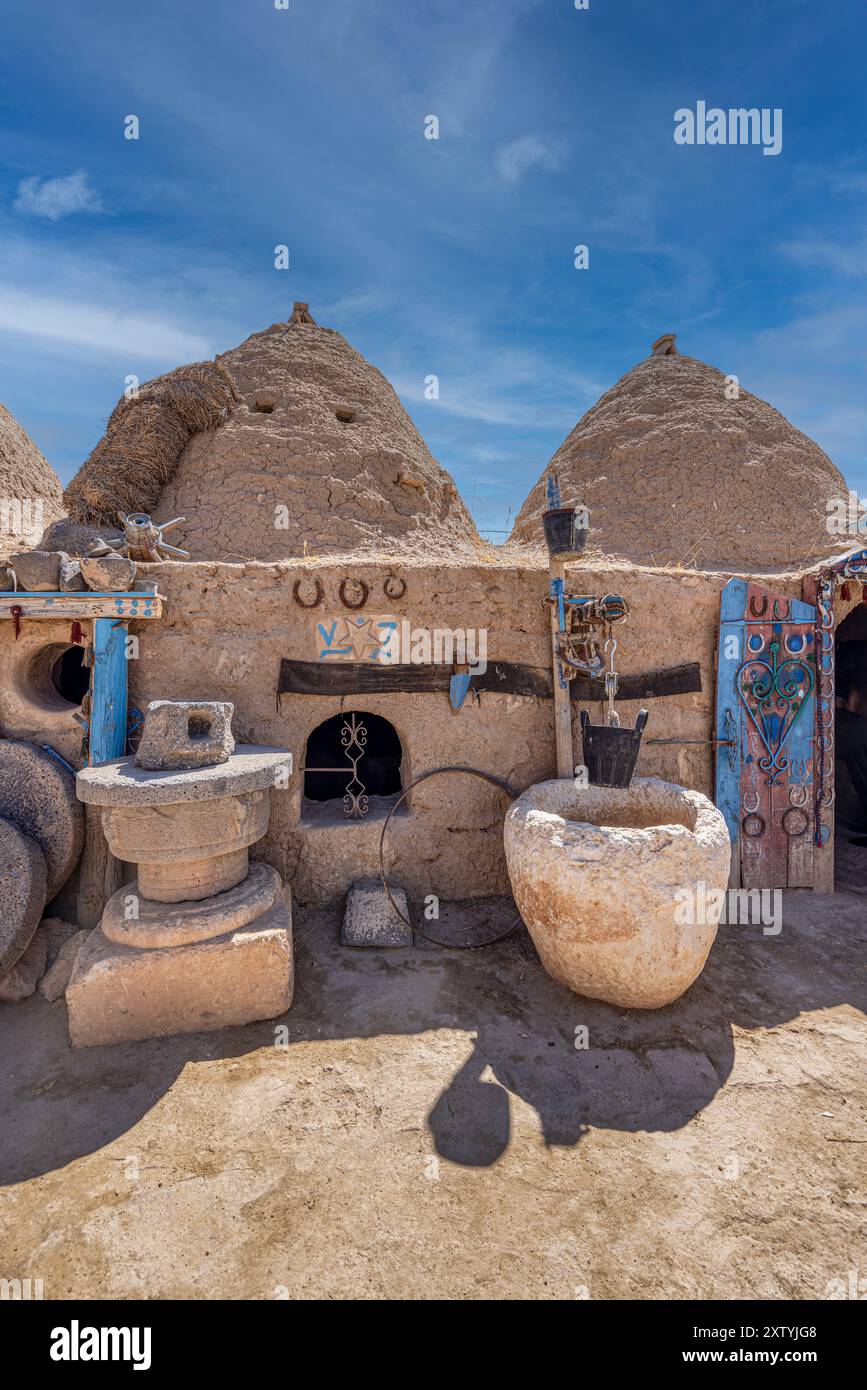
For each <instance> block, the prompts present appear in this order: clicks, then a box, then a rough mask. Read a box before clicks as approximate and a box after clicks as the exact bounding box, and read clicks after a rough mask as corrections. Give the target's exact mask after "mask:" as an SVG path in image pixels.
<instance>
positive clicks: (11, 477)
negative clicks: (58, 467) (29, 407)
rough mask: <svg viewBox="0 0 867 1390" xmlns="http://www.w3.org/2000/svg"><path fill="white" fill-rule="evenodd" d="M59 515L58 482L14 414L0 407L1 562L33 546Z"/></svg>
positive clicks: (59, 496) (60, 498)
mask: <svg viewBox="0 0 867 1390" xmlns="http://www.w3.org/2000/svg"><path fill="white" fill-rule="evenodd" d="M62 512H63V489H62V487H61V486H60V479H59V478H58V476H57V474H56V473H55V472H54V469H53V468H52V467H51V465H50V463H49V462H48V461H47V459H45V458H44V457H43V456H42V454H41V453H40V452H39V450H38V449H37V447H36V445H35V444H34V443H33V440H32V439H31V438H30V436H29V435H28V434H27V432H26V431H25V430H23V429H22V428H21V426H20V425H19V423H18V421H17V420H16V419H15V417H14V415H10V414H9V411H8V410H7V409H6V407H5V405H0V560H3V559H5V558H6V557H7V556H9V555H12V554H13V553H14V552H15V551H16V550H22V549H27V548H28V547H31V546H35V545H36V544H37V543H38V541H39V538H40V536H41V535H42V532H43V530H44V529H45V527H46V526H49V525H50V524H51V522H52V521H54V520H55V519H56V518H57V517H59V516H60V515H61V514H62Z"/></svg>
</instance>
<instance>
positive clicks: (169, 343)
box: [0, 281, 213, 362]
mask: <svg viewBox="0 0 867 1390" xmlns="http://www.w3.org/2000/svg"><path fill="white" fill-rule="evenodd" d="M0 329H3V330H5V331H6V332H9V333H22V334H26V335H28V336H30V337H37V338H45V339H53V340H55V341H56V342H62V343H69V344H70V345H74V346H76V347H80V348H88V349H91V350H94V351H98V352H101V353H104V354H106V355H108V354H114V353H121V354H124V355H126V356H128V357H129V358H130V360H131V361H137V360H138V359H139V358H141V357H145V358H152V359H166V360H168V361H170V362H179V361H192V360H193V359H195V358H201V357H211V356H212V355H213V348H212V347H211V345H210V343H209V342H208V341H207V339H205V338H203V337H202V336H200V335H199V334H197V333H190V332H188V331H187V330H186V329H184V328H180V327H177V326H176V325H174V324H172V323H171V322H170V321H168V320H167V319H165V318H162V317H152V316H149V315H147V314H143V313H137V312H135V311H126V310H122V309H107V308H105V307H104V306H102V305H100V304H97V303H94V302H92V301H86V300H75V299H67V298H64V297H63V296H61V295H57V294H50V295H46V294H40V293H39V292H37V291H27V290H23V291H22V290H19V289H17V288H16V287H15V286H14V285H12V284H3V283H2V281H0Z"/></svg>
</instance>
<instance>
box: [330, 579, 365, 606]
mask: <svg viewBox="0 0 867 1390" xmlns="http://www.w3.org/2000/svg"><path fill="white" fill-rule="evenodd" d="M347 584H357V585H358V587H359V589H360V590H361V598H360V599H359V600H358V602H357V603H352V602H351V601H350V600H349V599H348V598H347V597H346V586H347ZM337 592H338V594H339V595H340V602H341V603H342V604H343V607H344V608H363V607H364V605H365V604H366V603H367V596H368V594H369V593H370V587H369V586H368V585H367V584H365V582H364V580H363V579H341V581H340V584H339V586H338V589H337Z"/></svg>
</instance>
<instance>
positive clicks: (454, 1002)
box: [0, 892, 867, 1184]
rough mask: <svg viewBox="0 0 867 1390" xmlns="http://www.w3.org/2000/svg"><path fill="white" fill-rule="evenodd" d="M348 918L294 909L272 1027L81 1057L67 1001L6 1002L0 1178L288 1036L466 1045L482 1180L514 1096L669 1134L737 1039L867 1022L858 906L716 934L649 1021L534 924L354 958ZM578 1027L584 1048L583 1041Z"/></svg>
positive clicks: (461, 1073) (816, 899) (448, 1135)
mask: <svg viewBox="0 0 867 1390" xmlns="http://www.w3.org/2000/svg"><path fill="white" fill-rule="evenodd" d="M508 910H509V909H508V908H504V911H508ZM338 922H339V913H337V912H336V911H331V912H326V911H322V910H317V911H310V910H308V911H299V912H297V913H296V922H295V927H296V959H297V987H296V996H295V1004H294V1006H293V1008H292V1009H291V1011H290V1012H289V1013H288V1014H287V1015H285V1016H284V1018H282V1019H278V1020H274V1021H272V1022H270V1023H260V1024H253V1025H250V1026H249V1027H246V1028H240V1029H229V1030H225V1031H223V1032H219V1033H202V1034H196V1035H193V1036H189V1037H178V1038H166V1039H155V1040H152V1041H148V1042H142V1043H134V1044H125V1045H123V1046H118V1047H100V1048H88V1049H85V1050H83V1051H81V1052H73V1051H72V1050H71V1049H70V1047H69V1044H68V1040H67V1036H66V1008H65V1004H64V1003H63V1001H62V1000H60V1001H58V1002H57V1003H56V1004H53V1005H48V1004H46V1003H45V1002H44V1001H43V1000H42V999H41V997H39V996H38V995H37V996H34V997H33V998H32V999H30V1000H27V1001H26V1002H25V1003H23V1004H16V1005H0V1135H2V1143H0V1183H2V1184H10V1183H15V1182H21V1181H22V1180H24V1179H27V1178H31V1177H34V1176H36V1175H39V1174H41V1173H44V1172H50V1171H53V1170H56V1169H59V1168H62V1167H64V1165H66V1164H68V1163H71V1162H72V1161H73V1160H74V1159H76V1158H78V1157H80V1156H81V1155H83V1154H88V1153H91V1152H93V1151H95V1150H97V1149H100V1148H101V1147H103V1146H104V1145H106V1144H107V1143H109V1142H110V1141H112V1140H114V1139H115V1138H117V1137H118V1136H119V1135H121V1134H123V1133H125V1132H126V1131H127V1130H129V1129H130V1128H131V1127H132V1126H134V1125H135V1124H136V1122H137V1121H138V1120H139V1119H140V1117H141V1116H142V1115H143V1114H145V1113H146V1112H147V1111H148V1110H149V1109H150V1108H151V1107H152V1106H153V1105H154V1104H155V1103H156V1102H157V1101H158V1100H159V1099H160V1097H161V1096H163V1095H164V1094H165V1093H166V1092H167V1091H168V1090H169V1089H170V1088H171V1087H172V1085H173V1083H174V1081H175V1080H176V1078H177V1077H178V1075H179V1074H180V1072H181V1071H182V1070H183V1068H184V1067H187V1066H191V1065H195V1064H197V1063H200V1062H205V1061H211V1060H213V1059H215V1058H220V1057H226V1058H231V1057H237V1056H240V1055H242V1054H244V1053H247V1052H251V1051H256V1050H258V1049H260V1048H263V1047H267V1046H269V1045H273V1044H274V1042H275V1028H276V1027H277V1026H283V1027H285V1030H286V1031H287V1033H288V1042H289V1046H290V1047H291V1046H296V1045H301V1044H305V1043H306V1044H307V1045H310V1044H314V1045H315V1044H316V1043H318V1042H322V1043H324V1044H326V1045H327V1043H328V1041H329V1039H335V1038H340V1039H345V1038H371V1037H375V1036H379V1035H389V1034H415V1033H426V1032H431V1031H435V1030H460V1031H464V1032H466V1033H467V1034H468V1035H469V1036H470V1037H471V1038H472V1052H471V1055H470V1056H469V1058H468V1059H467V1061H466V1062H465V1064H464V1065H463V1066H462V1067H461V1068H460V1069H459V1070H458V1071H457V1073H456V1074H455V1075H454V1076H453V1078H452V1080H451V1082H450V1083H449V1085H448V1086H447V1087H446V1088H445V1089H444V1090H443V1092H442V1093H441V1095H440V1096H439V1098H438V1099H437V1101H436V1103H435V1104H434V1105H433V1108H432V1109H431V1111H430V1114H429V1116H428V1123H429V1126H430V1130H431V1133H432V1136H433V1141H434V1145H435V1147H436V1150H437V1152H438V1153H439V1154H440V1155H441V1156H442V1157H443V1158H446V1159H449V1160H450V1161H452V1162H454V1163H459V1164H464V1165H469V1166H475V1167H482V1166H487V1165H490V1164H493V1163H495V1162H496V1161H497V1159H498V1158H499V1157H500V1156H501V1154H502V1153H503V1151H504V1150H505V1148H506V1146H507V1144H508V1143H509V1094H510V1093H511V1094H512V1095H515V1096H519V1097H520V1098H521V1099H522V1100H523V1101H525V1102H526V1103H527V1104H528V1105H530V1106H532V1107H533V1108H534V1109H535V1110H536V1112H537V1113H538V1115H539V1118H540V1122H541V1126H542V1131H543V1134H544V1137H545V1141H546V1143H547V1144H549V1145H566V1146H573V1145H576V1144H578V1143H579V1141H580V1139H581V1137H582V1135H583V1134H584V1133H585V1132H586V1130H587V1128H588V1127H590V1126H593V1127H597V1128H598V1127H602V1128H609V1129H615V1130H623V1131H637V1130H651V1131H653V1130H656V1131H670V1130H674V1129H678V1128H680V1127H681V1126H683V1125H685V1124H687V1123H688V1122H689V1121H690V1120H691V1119H692V1118H693V1117H694V1116H695V1115H696V1114H697V1113H698V1112H699V1111H701V1110H702V1109H703V1108H704V1107H705V1106H706V1105H707V1104H708V1103H709V1102H710V1101H711V1100H712V1098H713V1097H714V1096H715V1094H716V1093H717V1091H718V1090H719V1088H720V1087H721V1086H722V1085H723V1084H724V1083H725V1081H726V1079H727V1077H728V1075H729V1073H730V1071H731V1067H732V1060H733V1053H734V1035H733V1029H734V1028H738V1029H747V1030H753V1029H770V1028H775V1027H776V1026H778V1025H779V1024H781V1023H783V1022H785V1021H786V1020H790V1019H792V1018H795V1017H797V1016H798V1015H799V1014H803V1013H809V1012H810V1011H812V1010H817V1009H825V1008H829V1007H832V1006H834V1005H840V1004H850V1005H853V1006H855V1007H857V1008H859V1009H861V1010H862V1011H867V981H865V971H864V968H863V967H864V948H865V944H867V902H865V899H864V897H858V896H855V895H851V894H848V893H845V894H838V895H836V896H835V897H833V898H832V897H825V896H822V895H818V894H812V893H808V892H800V893H787V894H786V895H785V898H784V914H783V930H782V932H781V934H780V935H779V936H767V937H766V936H763V935H762V933H761V929H760V928H753V927H751V928H740V927H730V928H723V929H721V931H720V934H719V936H718V938H717V942H716V944H715V946H714V949H713V951H712V953H711V956H710V959H709V961H708V964H707V966H706V968H705V970H704V972H703V974H702V976H701V978H700V979H699V980H698V982H697V983H696V984H695V985H694V986H693V988H692V989H691V990H690V991H689V992H688V993H687V994H686V995H685V996H684V997H683V998H682V999H680V1000H679V1001H678V1002H677V1003H676V1004H673V1005H670V1006H669V1007H668V1008H665V1009H660V1010H657V1011H654V1012H651V1013H644V1012H640V1011H637V1010H628V1011H627V1010H620V1009H614V1008H611V1007H609V1006H608V1005H605V1004H600V1003H595V1002H593V1001H591V1000H586V999H581V998H578V997H577V996H575V995H572V994H570V992H569V991H568V990H566V989H565V988H563V987H562V986H560V985H558V984H556V983H555V982H554V981H553V980H551V979H549V978H548V977H547V976H546V975H545V974H544V972H543V971H542V968H541V966H540V964H539V961H538V958H537V956H536V953H535V950H534V949H533V946H532V943H531V942H530V939H529V937H528V936H527V934H526V932H525V931H524V930H523V928H520V929H519V930H518V931H516V932H515V933H513V934H512V935H511V936H510V937H508V938H506V939H505V940H503V941H501V942H499V943H497V944H495V945H493V946H489V947H485V948H482V949H480V950H474V951H449V950H444V949H441V948H438V947H436V946H432V945H428V944H424V943H422V944H420V945H418V946H416V947H413V948H411V949H407V950H398V951H351V950H348V949H345V948H341V947H340V946H339V945H338V944H337V930H338ZM581 1028H586V1029H587V1030H588V1040H589V1046H588V1047H587V1048H586V1049H578V1048H576V1045H575V1044H576V1029H581ZM578 1040H579V1041H580V1035H578ZM317 1060H318V1059H317Z"/></svg>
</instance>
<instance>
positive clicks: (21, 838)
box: [0, 819, 47, 977]
mask: <svg viewBox="0 0 867 1390" xmlns="http://www.w3.org/2000/svg"><path fill="white" fill-rule="evenodd" d="M46 880H47V873H46V868H45V856H44V854H43V853H42V850H41V849H40V848H39V846H38V844H37V843H36V841H35V840H33V839H31V838H30V836H29V835H25V834H24V832H23V830H20V829H19V828H18V826H17V825H14V824H13V823H12V821H9V820H3V819H0V909H2V910H0V977H2V976H3V975H5V974H6V972H7V971H9V970H11V969H12V967H13V966H14V965H15V964H16V963H17V962H18V960H19V959H20V957H21V956H22V955H23V954H24V952H25V951H26V949H27V947H28V946H29V945H30V941H31V939H32V937H33V935H34V933H35V931H36V928H37V927H38V926H39V923H40V921H41V919H42V912H43V909H44V907H45V885H46Z"/></svg>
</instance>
